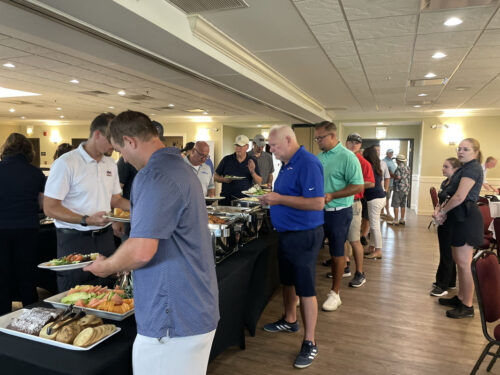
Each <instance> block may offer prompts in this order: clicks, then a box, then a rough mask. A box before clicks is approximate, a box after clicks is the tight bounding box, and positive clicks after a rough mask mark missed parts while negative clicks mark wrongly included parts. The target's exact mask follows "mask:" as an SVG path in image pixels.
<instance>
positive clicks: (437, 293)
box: [431, 285, 448, 297]
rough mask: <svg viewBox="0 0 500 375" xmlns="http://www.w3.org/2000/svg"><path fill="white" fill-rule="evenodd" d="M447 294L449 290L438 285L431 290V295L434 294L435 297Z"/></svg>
mask: <svg viewBox="0 0 500 375" xmlns="http://www.w3.org/2000/svg"><path fill="white" fill-rule="evenodd" d="M447 294H448V292H447V291H446V290H443V289H441V288H440V287H438V286H437V285H436V286H435V287H434V288H432V290H431V296H434V297H442V296H445V295H447Z"/></svg>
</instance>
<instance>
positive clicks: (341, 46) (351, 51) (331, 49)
mask: <svg viewBox="0 0 500 375" xmlns="http://www.w3.org/2000/svg"><path fill="white" fill-rule="evenodd" d="M321 45H322V46H323V48H324V50H325V52H326V54H327V55H328V56H329V57H331V58H335V57H344V56H356V55H357V54H356V49H355V48H354V43H353V42H351V41H348V42H339V43H321Z"/></svg>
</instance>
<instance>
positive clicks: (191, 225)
mask: <svg viewBox="0 0 500 375" xmlns="http://www.w3.org/2000/svg"><path fill="white" fill-rule="evenodd" d="M109 135H110V137H111V142H112V144H113V147H114V148H115V149H116V150H117V151H119V152H120V153H121V154H122V155H123V158H124V160H125V161H128V162H130V163H131V164H132V165H133V166H134V167H135V168H136V169H137V170H138V171H139V172H138V173H137V175H136V177H135V179H134V183H133V187H132V196H131V204H132V210H131V225H132V229H131V232H130V238H129V239H128V240H127V241H125V242H124V243H123V244H122V245H121V246H120V248H119V249H118V250H117V251H116V252H115V254H114V255H113V256H111V257H109V258H104V257H99V258H98V259H97V260H96V261H95V262H94V263H93V264H92V265H90V266H88V267H86V268H85V271H90V272H92V273H94V274H95V275H99V276H104V275H110V274H113V273H116V272H120V271H124V270H134V302H135V319H136V322H137V337H136V339H135V342H134V346H133V350H132V365H133V371H134V374H135V375H151V374H160V373H161V374H190V375H201V374H205V373H206V369H207V364H208V357H209V354H210V348H211V346H212V341H213V338H214V334H215V329H216V327H217V322H218V320H219V308H218V306H219V304H218V290H217V279H216V275H215V264H214V259H213V251H212V246H211V240H210V239H211V237H210V232H209V230H208V218H207V211H206V208H205V200H204V199H203V192H202V188H201V185H200V182H199V181H198V179H197V177H196V175H195V174H194V173H192V171H191V170H190V167H189V166H188V165H187V164H186V163H185V162H184V160H182V158H181V157H180V154H179V153H173V152H172V150H169V149H168V148H165V146H164V145H163V143H162V142H161V141H160V139H159V138H158V133H157V132H156V130H155V127H154V126H153V124H152V123H151V121H150V119H149V118H148V117H147V116H146V115H145V114H143V113H139V112H133V111H127V112H123V113H121V114H120V115H118V116H117V117H116V118H115V119H114V120H113V122H112V123H111V124H110V127H109Z"/></svg>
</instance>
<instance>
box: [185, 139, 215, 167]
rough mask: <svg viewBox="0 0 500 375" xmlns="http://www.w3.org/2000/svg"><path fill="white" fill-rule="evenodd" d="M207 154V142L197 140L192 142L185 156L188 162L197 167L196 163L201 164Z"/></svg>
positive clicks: (206, 157) (208, 149)
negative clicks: (192, 144)
mask: <svg viewBox="0 0 500 375" xmlns="http://www.w3.org/2000/svg"><path fill="white" fill-rule="evenodd" d="M209 154H210V146H209V145H208V143H207V142H204V141H198V142H196V143H195V144H194V146H193V148H192V149H191V151H190V152H189V155H188V156H187V157H188V159H189V162H190V163H191V164H192V165H194V166H195V167H197V166H198V165H202V164H203V163H204V162H206V161H207V159H208V155H209Z"/></svg>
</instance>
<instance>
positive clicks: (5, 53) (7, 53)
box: [0, 45, 29, 59]
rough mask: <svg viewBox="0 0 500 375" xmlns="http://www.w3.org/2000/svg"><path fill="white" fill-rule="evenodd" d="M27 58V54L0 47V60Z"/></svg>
mask: <svg viewBox="0 0 500 375" xmlns="http://www.w3.org/2000/svg"><path fill="white" fill-rule="evenodd" d="M23 56H29V53H26V52H24V51H20V50H18V49H14V48H10V47H5V46H2V45H0V59H9V58H12V57H23Z"/></svg>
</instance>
